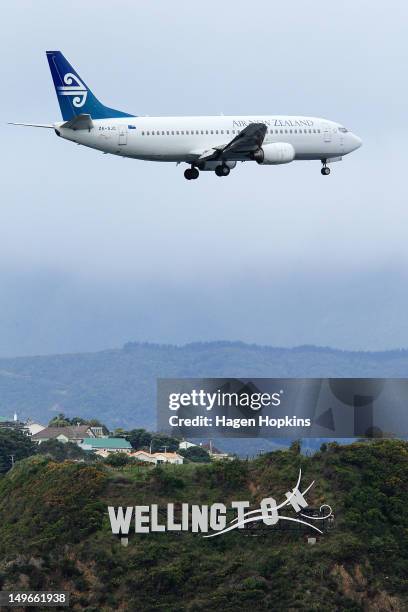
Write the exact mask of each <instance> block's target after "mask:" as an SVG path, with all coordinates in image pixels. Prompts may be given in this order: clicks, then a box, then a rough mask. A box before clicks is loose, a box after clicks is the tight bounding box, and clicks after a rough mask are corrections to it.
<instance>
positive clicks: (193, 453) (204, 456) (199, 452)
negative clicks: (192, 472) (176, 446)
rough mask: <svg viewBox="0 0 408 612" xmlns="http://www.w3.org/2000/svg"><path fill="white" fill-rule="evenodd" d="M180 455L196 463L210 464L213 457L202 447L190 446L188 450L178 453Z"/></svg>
mask: <svg viewBox="0 0 408 612" xmlns="http://www.w3.org/2000/svg"><path fill="white" fill-rule="evenodd" d="M178 452H179V454H180V455H182V456H183V457H185V458H186V459H188V460H189V461H193V462H194V463H210V461H211V457H210V455H209V454H208V453H207V451H206V450H205V448H202V447H201V446H189V447H188V448H186V449H183V450H179V451H178Z"/></svg>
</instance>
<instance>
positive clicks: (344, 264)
mask: <svg viewBox="0 0 408 612" xmlns="http://www.w3.org/2000/svg"><path fill="white" fill-rule="evenodd" d="M407 19H408V5H407V4H406V2H402V1H394V2H393V1H391V2H389V3H386V4H385V3H384V2H378V1H377V2H376V1H374V2H373V1H368V0H367V1H365V0H361V1H359V2H354V1H351V0H346V1H343V2H341V3H337V5H333V4H330V3H327V2H320V1H314V2H304V1H301V0H298V1H295V0H292V1H287V2H284V3H282V2H281V3H271V2H270V1H260V2H257V3H252V2H243V1H234V2H224V3H220V2H217V1H214V0H210V1H207V2H206V3H205V4H195V5H194V4H191V2H185V1H177V0H173V1H171V2H168V1H164V0H163V1H160V2H149V3H148V2H133V1H132V2H127V1H123V0H122V1H121V0H119V1H115V2H113V1H112V2H103V3H101V2H97V1H94V2H92V1H90V2H89V1H88V2H86V3H84V2H78V1H75V0H74V1H69V2H68V1H60V2H55V0H54V1H53V2H52V1H48V0H43V1H42V0H36V1H35V2H34V1H32V2H29V1H21V0H16V1H15V2H13V3H6V4H5V5H4V6H3V7H2V22H3V28H2V37H1V40H0V53H1V55H0V57H1V64H0V71H1V72H0V77H1V82H2V86H3V87H2V91H3V93H2V97H1V109H2V112H1V117H2V125H1V127H0V135H1V139H2V147H1V152H0V156H1V169H2V197H1V202H0V291H1V302H0V338H1V342H0V355H23V354H35V353H50V352H65V351H76V350H96V349H100V348H108V347H115V346H120V345H121V344H122V343H123V342H126V341H128V340H149V341H157V342H172V343H184V342H189V341H194V340H219V339H231V340H245V341H249V342H258V343H262V344H273V345H281V346H282V345H285V346H293V345H298V344H305V343H308V344H312V343H313V344H321V345H322V344H323V345H331V346H335V347H341V348H353V349H354V348H356V349H383V348H390V347H400V346H408V326H407V324H406V320H407V315H406V313H407V310H408V288H407V287H408V285H407V272H406V271H407V269H408V268H407V264H408V241H407V237H406V235H407V225H408V207H407V196H406V190H407V186H406V183H407V181H406V173H407V171H406V160H407V155H406V133H407V130H406V116H407V99H408V86H407V79H406V76H405V73H406V65H407V60H408V57H407V55H408V53H407V50H408V43H407V36H406V23H407ZM47 49H60V50H61V51H62V52H63V53H64V54H65V55H66V56H67V58H68V60H69V61H70V62H71V63H72V64H73V65H74V66H75V68H76V69H77V70H78V72H79V74H80V75H81V76H82V77H83V78H84V80H85V81H86V82H87V83H88V85H89V86H90V87H91V88H92V90H93V91H94V93H95V94H96V95H97V96H98V97H99V98H100V99H101V100H102V101H103V102H104V103H106V104H108V105H111V106H113V107H114V108H119V109H121V110H125V111H128V112H131V113H135V114H139V115H151V116H153V115H172V114H177V115H188V114H190V115H195V114H209V115H210V114H219V113H224V114H242V115H256V114H260V115H263V114H265V115H266V114H279V113H282V114H302V115H314V116H323V117H327V118H330V119H333V120H335V121H339V122H342V123H343V124H344V125H346V126H347V127H349V128H350V129H352V130H353V131H354V132H355V133H357V134H358V135H359V136H360V137H361V138H362V139H363V143H364V144H363V147H362V148H361V149H359V150H358V151H356V152H355V153H353V154H351V155H349V156H347V157H346V158H345V159H344V160H343V161H342V162H341V163H339V164H334V165H333V166H332V174H331V175H330V177H327V178H325V177H322V176H321V175H320V164H319V163H318V162H299V163H294V164H289V165H287V166H282V167H260V166H258V165H257V164H254V163H248V164H242V165H241V164H240V165H239V166H237V168H236V169H235V170H234V171H233V172H231V175H230V176H229V177H228V178H226V179H220V178H218V177H216V176H215V175H213V173H202V175H201V177H200V179H199V180H198V181H192V182H187V181H185V180H184V178H183V174H182V173H183V167H182V166H179V167H176V165H175V164H157V163H149V162H141V161H133V160H126V159H125V160H123V159H118V158H116V157H114V156H109V155H102V154H101V153H98V152H96V151H92V150H91V149H86V148H84V147H78V146H76V145H73V144H71V143H69V142H65V141H62V140H60V139H58V138H56V137H55V135H54V133H53V132H52V131H48V130H36V129H30V128H18V127H12V126H7V125H5V123H6V122H7V121H28V122H29V121H33V122H52V121H55V120H59V119H60V113H59V107H58V103H57V99H56V96H55V93H54V89H53V86H52V81H51V76H50V74H49V70H48V65H47V62H46V58H45V51H46V50H47Z"/></svg>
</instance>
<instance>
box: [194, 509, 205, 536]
mask: <svg viewBox="0 0 408 612" xmlns="http://www.w3.org/2000/svg"><path fill="white" fill-rule="evenodd" d="M198 528H200V531H205V532H207V531H208V506H201V508H200V506H191V531H193V532H197V531H198Z"/></svg>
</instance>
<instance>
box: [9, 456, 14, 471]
mask: <svg viewBox="0 0 408 612" xmlns="http://www.w3.org/2000/svg"><path fill="white" fill-rule="evenodd" d="M9 457H10V458H11V468H12V469H13V467H14V455H9Z"/></svg>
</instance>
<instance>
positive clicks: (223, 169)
mask: <svg viewBox="0 0 408 612" xmlns="http://www.w3.org/2000/svg"><path fill="white" fill-rule="evenodd" d="M230 172H231V170H230V169H229V168H228V166H225V165H222V166H217V167H216V168H215V174H216V175H217V176H228V175H229V173H230Z"/></svg>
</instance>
